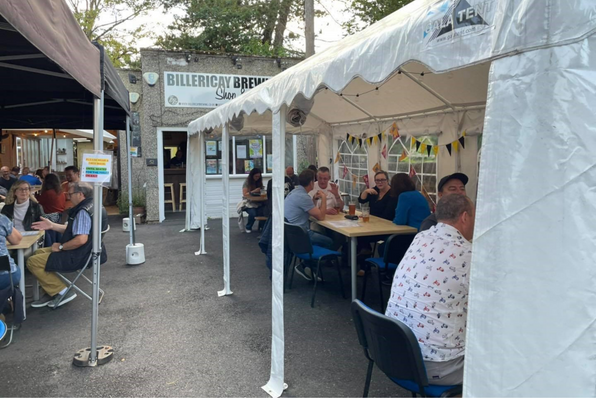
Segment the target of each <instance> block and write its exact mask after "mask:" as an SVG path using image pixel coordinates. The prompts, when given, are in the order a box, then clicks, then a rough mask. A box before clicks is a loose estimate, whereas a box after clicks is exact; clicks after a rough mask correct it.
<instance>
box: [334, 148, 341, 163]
mask: <svg viewBox="0 0 596 398" xmlns="http://www.w3.org/2000/svg"><path fill="white" fill-rule="evenodd" d="M339 158H340V156H339V151H337V155H335V162H333V163H337V162H339Z"/></svg>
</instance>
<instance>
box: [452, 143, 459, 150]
mask: <svg viewBox="0 0 596 398" xmlns="http://www.w3.org/2000/svg"><path fill="white" fill-rule="evenodd" d="M451 144H452V145H451V146H452V147H453V150H454V151H455V152H457V151H459V141H453V142H452V143H451Z"/></svg>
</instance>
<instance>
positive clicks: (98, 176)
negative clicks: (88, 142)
mask: <svg viewBox="0 0 596 398" xmlns="http://www.w3.org/2000/svg"><path fill="white" fill-rule="evenodd" d="M111 177H112V155H111V154H104V153H84V154H83V164H82V167H81V181H84V182H93V183H95V182H97V183H100V184H104V183H105V184H109V183H110V178H111Z"/></svg>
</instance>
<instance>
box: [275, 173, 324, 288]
mask: <svg viewBox="0 0 596 398" xmlns="http://www.w3.org/2000/svg"><path fill="white" fill-rule="evenodd" d="M298 180H299V182H300V185H299V186H297V187H296V188H294V190H293V191H291V192H290V193H289V194H288V196H287V197H286V199H285V202H284V217H285V218H286V219H287V220H288V222H289V223H290V224H296V225H300V226H301V227H304V228H305V229H306V230H307V231H308V236H310V241H311V243H312V244H313V245H317V246H322V247H325V248H327V249H329V248H331V246H332V245H333V241H332V240H331V238H328V237H326V236H325V235H322V234H320V233H318V232H314V231H311V230H310V217H311V216H312V217H314V218H316V219H317V220H320V221H322V220H324V219H325V209H326V208H327V198H326V196H325V194H324V193H323V192H318V193H317V194H316V195H315V197H314V198H311V197H310V196H309V192H310V191H312V190H313V187H314V185H315V173H314V172H313V171H312V170H308V169H307V170H304V171H303V172H302V173H300V176H298ZM317 200H320V201H321V206H320V208H319V207H317V206H315V202H316V201H317ZM296 272H298V274H300V275H302V276H303V277H304V278H306V279H308V280H311V279H312V272H311V271H310V269H309V268H305V269H304V272H302V271H301V270H300V269H299V268H296Z"/></svg>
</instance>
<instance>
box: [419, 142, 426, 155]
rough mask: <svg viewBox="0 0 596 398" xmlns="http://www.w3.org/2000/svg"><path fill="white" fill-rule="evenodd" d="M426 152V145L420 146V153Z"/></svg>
mask: <svg viewBox="0 0 596 398" xmlns="http://www.w3.org/2000/svg"><path fill="white" fill-rule="evenodd" d="M424 152H426V144H420V153H424Z"/></svg>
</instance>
